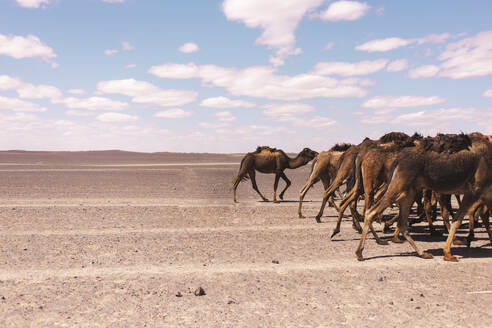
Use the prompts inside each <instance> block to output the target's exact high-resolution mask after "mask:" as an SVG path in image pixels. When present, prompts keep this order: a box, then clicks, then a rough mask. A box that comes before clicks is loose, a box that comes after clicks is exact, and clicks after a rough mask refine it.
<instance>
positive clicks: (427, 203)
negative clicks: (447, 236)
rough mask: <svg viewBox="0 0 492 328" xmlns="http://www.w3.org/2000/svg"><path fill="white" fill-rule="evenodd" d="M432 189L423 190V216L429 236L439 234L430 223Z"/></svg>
mask: <svg viewBox="0 0 492 328" xmlns="http://www.w3.org/2000/svg"><path fill="white" fill-rule="evenodd" d="M432 208H433V205H432V191H431V190H429V189H426V190H425V192H424V213H425V218H426V219H427V223H428V224H429V231H430V235H431V236H441V235H442V234H440V233H439V232H437V231H436V229H435V228H434V224H433V223H432Z"/></svg>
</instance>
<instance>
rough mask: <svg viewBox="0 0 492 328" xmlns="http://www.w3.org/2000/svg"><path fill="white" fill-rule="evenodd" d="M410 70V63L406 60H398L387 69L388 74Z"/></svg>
mask: <svg viewBox="0 0 492 328" xmlns="http://www.w3.org/2000/svg"><path fill="white" fill-rule="evenodd" d="M407 68H408V62H407V60H406V59H397V60H394V61H392V62H391V63H389V64H388V66H387V67H386V71H387V72H400V71H403V70H405V69H407Z"/></svg>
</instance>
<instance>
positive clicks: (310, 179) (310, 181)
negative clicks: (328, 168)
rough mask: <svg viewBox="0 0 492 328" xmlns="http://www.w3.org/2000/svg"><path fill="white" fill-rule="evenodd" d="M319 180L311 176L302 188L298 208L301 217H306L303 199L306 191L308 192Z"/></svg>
mask: <svg viewBox="0 0 492 328" xmlns="http://www.w3.org/2000/svg"><path fill="white" fill-rule="evenodd" d="M316 182H318V181H317V179H312V178H311V177H310V178H309V180H308V182H307V183H306V185H305V186H304V187H303V188H302V189H301V192H300V194H299V210H298V213H299V218H300V219H304V218H305V216H304V215H302V201H303V200H304V196H305V195H306V193H307V192H308V190H309V189H310V188H311V187H312V186H313V185H314V184H315V183H316Z"/></svg>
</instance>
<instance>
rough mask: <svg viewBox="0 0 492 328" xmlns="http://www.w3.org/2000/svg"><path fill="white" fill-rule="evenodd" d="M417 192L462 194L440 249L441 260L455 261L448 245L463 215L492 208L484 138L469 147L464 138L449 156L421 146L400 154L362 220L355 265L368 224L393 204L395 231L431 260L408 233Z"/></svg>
mask: <svg viewBox="0 0 492 328" xmlns="http://www.w3.org/2000/svg"><path fill="white" fill-rule="evenodd" d="M467 138H468V136H465V135H458V136H454V137H450V140H448V142H451V143H452V144H453V146H456V148H460V147H462V145H460V143H461V142H462V141H463V142H464V141H466V139H467ZM421 188H426V189H431V190H433V191H436V192H438V193H442V194H452V193H460V192H462V193H464V197H463V200H462V202H461V206H460V208H459V210H458V212H457V213H456V217H455V219H454V222H453V224H452V225H451V228H450V232H449V236H448V238H447V240H446V245H445V246H444V249H443V250H444V260H446V261H457V258H456V257H454V256H452V255H451V243H452V241H453V240H454V236H455V234H456V229H457V228H458V227H459V226H460V224H461V221H462V219H463V217H464V215H465V214H467V213H469V212H474V211H475V210H476V208H478V207H479V206H480V205H483V204H486V205H487V207H488V208H490V206H491V205H492V144H491V143H490V142H489V141H488V140H487V139H485V138H478V137H477V138H473V143H472V142H471V140H470V138H468V142H467V147H466V148H465V149H463V150H460V151H458V152H456V153H452V154H449V153H438V152H436V151H434V150H433V149H431V148H426V147H422V146H419V147H415V148H414V149H408V150H404V151H402V152H401V153H400V154H399V155H398V157H397V158H396V160H395V162H394V163H393V167H392V174H391V180H390V182H389V184H388V185H387V189H386V190H385V192H384V194H383V196H382V198H381V199H380V200H378V201H377V202H376V204H375V205H374V206H373V207H372V208H371V209H369V211H368V213H367V215H366V216H365V220H364V227H363V230H362V236H361V239H360V243H359V246H358V248H357V250H356V252H355V254H356V256H357V259H358V260H359V261H363V260H364V257H363V256H362V251H363V249H364V243H365V239H366V235H367V232H368V230H369V228H370V226H371V223H372V220H373V219H374V218H375V217H377V216H379V215H381V214H382V213H383V211H384V210H385V209H386V208H388V207H389V206H390V205H391V204H392V203H394V202H397V203H399V206H400V215H399V219H398V229H399V230H400V231H401V233H402V234H403V236H404V237H405V239H406V240H407V241H408V242H409V243H410V245H411V246H412V247H413V248H414V250H415V251H416V252H417V254H418V255H419V256H420V257H422V258H424V259H430V258H432V255H431V254H430V253H427V252H422V251H421V250H420V249H419V248H418V247H417V245H416V244H415V241H414V240H413V239H412V237H411V236H410V234H409V232H408V215H409V213H410V207H411V205H412V203H413V201H414V198H415V194H416V192H417V191H418V190H419V189H421Z"/></svg>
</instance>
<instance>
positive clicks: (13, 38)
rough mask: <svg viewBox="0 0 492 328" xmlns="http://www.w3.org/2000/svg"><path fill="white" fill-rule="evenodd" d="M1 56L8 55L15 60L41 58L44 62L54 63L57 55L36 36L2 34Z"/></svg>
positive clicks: (0, 43) (0, 37) (0, 38)
mask: <svg viewBox="0 0 492 328" xmlns="http://www.w3.org/2000/svg"><path fill="white" fill-rule="evenodd" d="M0 55H6V56H10V57H13V58H15V59H22V58H29V57H41V58H42V59H43V60H44V61H46V62H48V63H51V64H52V66H53V65H57V64H55V63H53V61H52V60H53V59H54V58H56V56H57V55H56V54H55V52H54V51H53V49H52V48H50V47H49V46H47V45H46V44H44V43H42V42H41V40H40V39H39V38H38V37H37V36H35V35H28V36H27V37H23V36H19V35H3V34H0Z"/></svg>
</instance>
